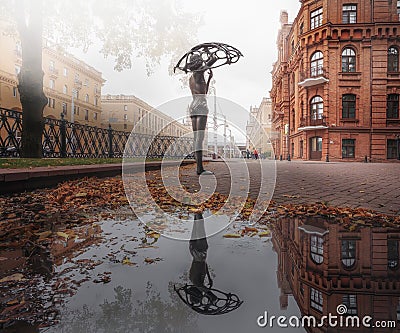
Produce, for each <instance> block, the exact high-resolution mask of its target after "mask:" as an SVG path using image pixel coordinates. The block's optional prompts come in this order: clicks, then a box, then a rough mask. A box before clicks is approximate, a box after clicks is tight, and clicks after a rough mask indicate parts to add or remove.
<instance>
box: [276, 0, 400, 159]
mask: <svg viewBox="0 0 400 333" xmlns="http://www.w3.org/2000/svg"><path fill="white" fill-rule="evenodd" d="M300 2H301V8H300V10H299V13H298V14H297V17H296V18H295V20H294V22H293V23H291V24H289V23H288V14H287V13H286V12H282V13H281V29H280V31H279V33H278V40H277V46H278V54H279V57H278V60H277V62H276V63H275V64H274V67H273V71H272V76H273V85H272V89H271V92H270V95H271V98H272V108H273V111H274V113H273V128H274V130H275V138H274V140H273V145H274V149H275V155H276V156H280V155H282V157H283V158H287V157H288V156H290V157H291V158H294V159H305V160H309V159H311V160H346V161H354V160H364V159H365V158H367V159H368V160H371V161H387V160H397V159H398V158H399V156H400V147H399V143H400V140H399V136H400V117H399V94H400V69H399V52H400V24H399V13H400V1H396V0H375V1H366V0H354V1H348V0H338V1H332V0H301V1H300Z"/></svg>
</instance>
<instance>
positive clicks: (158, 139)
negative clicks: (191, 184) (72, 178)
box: [0, 108, 193, 158]
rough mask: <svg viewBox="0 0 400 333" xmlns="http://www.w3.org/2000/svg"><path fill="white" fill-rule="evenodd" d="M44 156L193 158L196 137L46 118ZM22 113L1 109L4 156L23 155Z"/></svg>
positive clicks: (0, 143)
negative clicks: (102, 126)
mask: <svg viewBox="0 0 400 333" xmlns="http://www.w3.org/2000/svg"><path fill="white" fill-rule="evenodd" d="M44 121H45V125H44V129H43V136H42V145H43V156H44V157H89V158H90V157H92V158H106V157H108V158H113V157H122V156H123V155H124V154H125V155H124V156H125V157H148V158H160V157H170V158H182V157H184V158H191V157H192V156H193V154H192V151H193V138H190V137H174V136H159V135H156V136H154V135H149V134H138V133H132V134H131V133H129V132H124V131H116V130H113V129H112V128H111V126H109V128H108V129H105V128H99V127H94V126H88V125H82V124H77V123H71V122H69V121H66V120H65V119H64V116H63V115H61V119H54V118H50V117H45V118H44ZM21 133H22V112H20V111H14V110H8V109H4V108H0V157H19V156H21Z"/></svg>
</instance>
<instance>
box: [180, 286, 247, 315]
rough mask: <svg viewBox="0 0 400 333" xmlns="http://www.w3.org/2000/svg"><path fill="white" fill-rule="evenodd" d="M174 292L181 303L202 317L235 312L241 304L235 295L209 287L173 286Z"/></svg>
mask: <svg viewBox="0 0 400 333" xmlns="http://www.w3.org/2000/svg"><path fill="white" fill-rule="evenodd" d="M174 290H175V292H176V293H177V294H178V296H179V298H180V299H181V300H182V301H183V303H185V304H186V305H188V306H189V307H190V308H191V309H192V310H194V311H196V312H198V313H201V314H204V315H222V314H225V313H228V312H231V311H233V310H236V309H237V308H238V307H239V306H241V305H242V303H243V301H241V300H240V299H239V297H238V296H237V295H236V294H232V293H226V292H223V291H221V290H218V289H214V288H211V287H208V288H207V287H197V286H194V285H188V284H186V285H184V286H182V287H180V288H177V287H176V286H174Z"/></svg>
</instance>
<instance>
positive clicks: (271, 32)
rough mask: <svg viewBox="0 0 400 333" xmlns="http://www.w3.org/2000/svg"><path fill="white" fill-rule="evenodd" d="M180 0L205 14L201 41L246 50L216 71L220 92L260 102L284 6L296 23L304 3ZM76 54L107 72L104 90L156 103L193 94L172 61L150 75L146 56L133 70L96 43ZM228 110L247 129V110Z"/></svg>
mask: <svg viewBox="0 0 400 333" xmlns="http://www.w3.org/2000/svg"><path fill="white" fill-rule="evenodd" d="M154 1H159V0H154ZM181 3H182V5H183V7H184V9H185V10H186V11H191V12H202V13H203V16H204V25H203V26H202V27H201V28H200V30H199V34H198V40H199V42H212V41H216V42H223V43H227V44H231V45H232V46H235V47H236V48H238V49H239V50H240V51H241V52H242V53H243V55H244V57H243V58H241V59H240V60H239V62H238V63H236V64H233V65H231V66H223V67H221V68H217V69H215V70H214V78H215V80H216V89H217V95H218V96H220V97H223V98H226V99H229V100H232V101H233V102H235V103H237V104H239V105H241V106H242V107H243V108H244V109H245V110H247V111H248V110H249V107H250V105H256V106H258V105H259V104H260V102H261V100H262V98H263V97H266V96H268V94H269V90H270V89H271V74H270V71H271V70H272V64H273V62H275V61H276V58H277V54H276V38H277V33H278V30H279V28H280V23H279V15H280V11H281V10H282V9H286V10H287V11H288V13H289V21H290V22H292V21H293V19H294V18H295V15H296V14H297V11H298V9H299V8H300V2H299V1H298V0H279V1H272V0H247V1H231V0H230V1H229V0H203V1H192V0H182V1H181ZM74 53H75V52H74ZM76 56H78V57H79V58H81V59H83V60H85V61H87V62H88V63H89V64H90V65H92V66H93V67H95V68H96V69H98V70H100V71H101V72H102V73H103V77H104V78H105V79H106V80H107V82H106V83H105V85H104V87H103V94H107V93H110V94H133V95H135V96H137V97H139V98H141V99H143V100H144V101H146V102H147V103H149V104H150V105H152V106H154V107H157V106H158V105H161V104H163V103H166V102H168V101H170V100H172V99H174V98H179V97H182V96H185V95H189V94H190V92H189V89H188V88H186V89H182V88H181V84H180V82H179V78H178V77H177V76H172V77H171V76H169V75H168V61H167V60H165V61H164V62H162V63H161V65H160V66H159V67H157V68H156V71H155V73H154V74H152V75H151V76H150V77H148V76H147V75H146V71H145V67H144V61H142V60H141V59H135V62H134V65H133V68H132V69H131V70H125V71H123V72H117V71H114V70H113V66H114V64H113V59H104V58H103V57H102V55H100V54H98V53H97V51H96V50H95V48H92V49H90V50H89V52H88V53H87V54H83V53H79V54H76ZM184 111H185V110H183V111H182V112H184ZM228 112H229V111H228ZM228 112H225V113H227V118H228V120H229V119H230V120H231V121H232V122H235V123H236V124H238V125H239V126H240V127H242V128H243V129H244V127H245V124H246V121H247V119H248V114H247V113H245V112H243V114H239V115H238V114H235V115H233V114H228ZM178 113H180V111H177V114H171V116H173V117H179V114H178ZM181 115H182V114H181Z"/></svg>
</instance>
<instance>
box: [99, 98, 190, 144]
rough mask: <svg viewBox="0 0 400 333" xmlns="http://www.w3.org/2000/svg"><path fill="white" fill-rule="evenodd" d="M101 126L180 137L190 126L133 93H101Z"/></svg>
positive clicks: (187, 131) (188, 132)
mask: <svg viewBox="0 0 400 333" xmlns="http://www.w3.org/2000/svg"><path fill="white" fill-rule="evenodd" d="M101 104H102V108H103V112H102V123H103V127H108V125H109V124H110V125H111V127H112V128H113V129H115V130H120V131H127V132H131V131H132V130H134V132H135V133H141V134H152V135H162V136H164V135H166V136H176V137H182V136H184V135H186V134H190V133H191V127H190V126H187V125H185V124H183V123H180V122H178V121H176V120H174V119H173V118H172V117H170V116H168V115H166V114H164V113H162V112H161V111H159V110H157V109H156V108H153V107H152V106H150V105H149V104H147V103H146V102H144V101H143V100H141V99H140V98H137V97H136V96H133V95H103V96H102V97H101Z"/></svg>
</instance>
